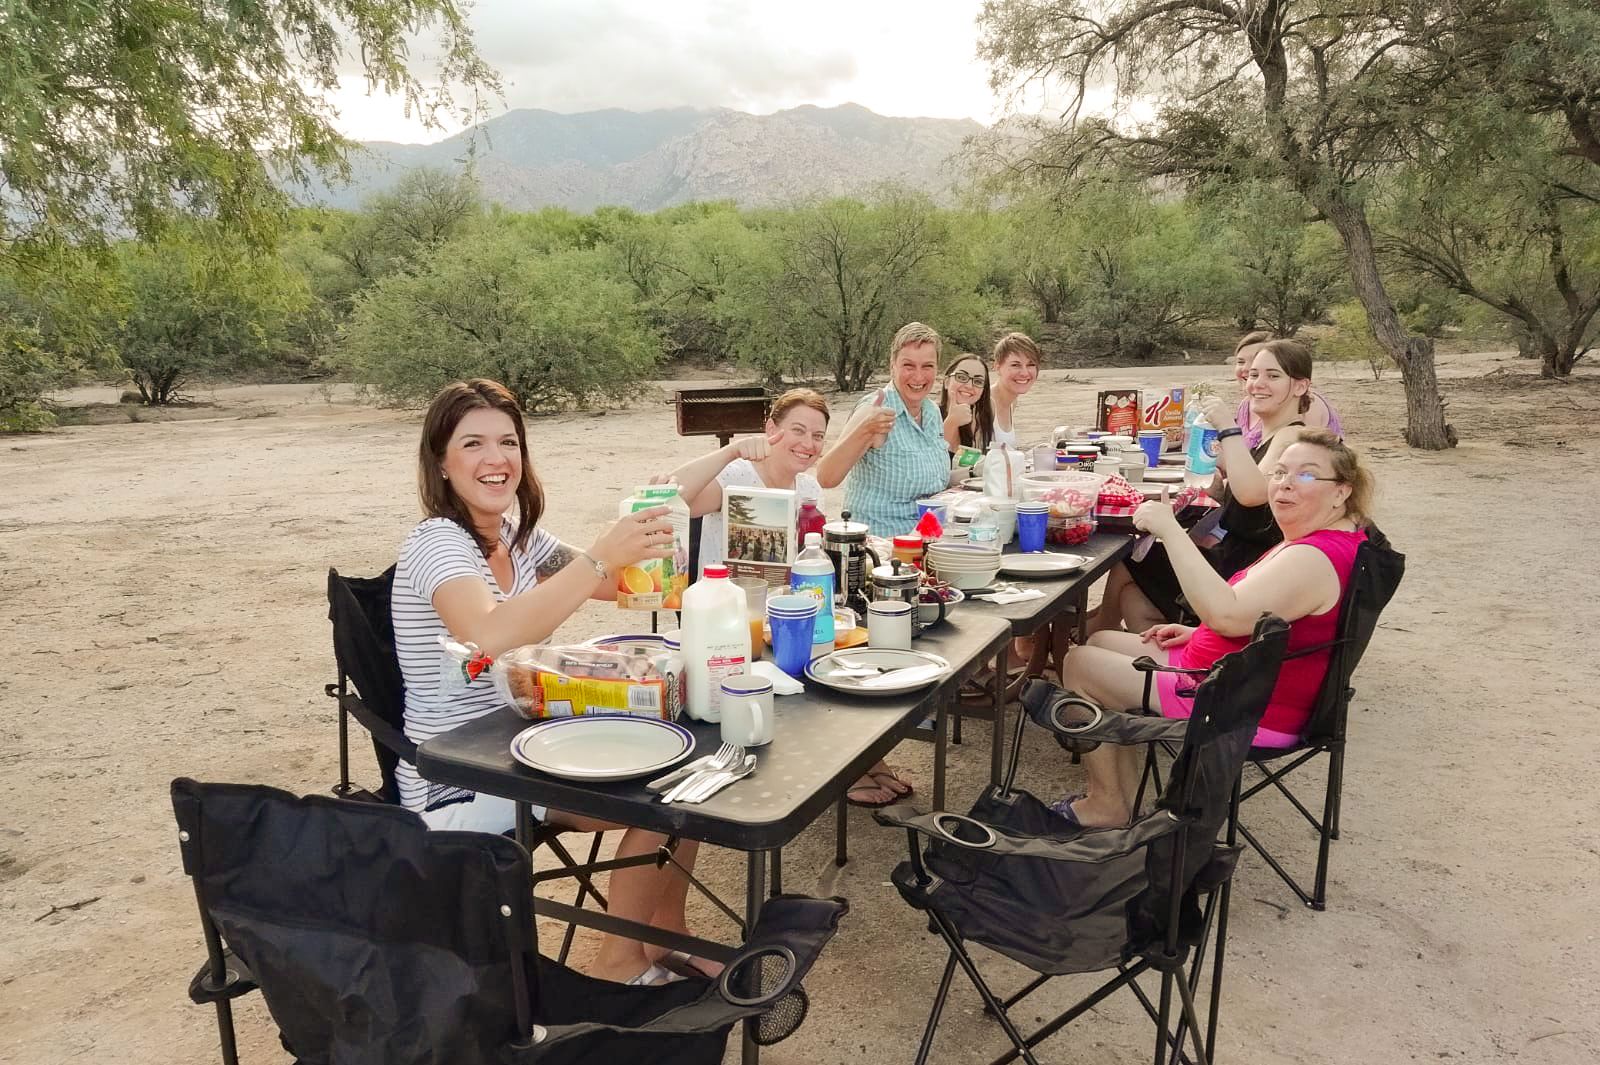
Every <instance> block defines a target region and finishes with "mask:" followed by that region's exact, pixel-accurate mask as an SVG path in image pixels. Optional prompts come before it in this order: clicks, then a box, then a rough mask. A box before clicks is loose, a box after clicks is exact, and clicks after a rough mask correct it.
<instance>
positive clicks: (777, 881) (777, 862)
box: [772, 847, 783, 898]
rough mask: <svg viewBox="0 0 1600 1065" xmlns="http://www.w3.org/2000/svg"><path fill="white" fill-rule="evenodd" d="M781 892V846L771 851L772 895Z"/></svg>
mask: <svg viewBox="0 0 1600 1065" xmlns="http://www.w3.org/2000/svg"><path fill="white" fill-rule="evenodd" d="M782 894H783V848H782V847H779V848H777V849H776V850H774V851H773V852H772V897H773V898H777V897H778V896H779V895H782Z"/></svg>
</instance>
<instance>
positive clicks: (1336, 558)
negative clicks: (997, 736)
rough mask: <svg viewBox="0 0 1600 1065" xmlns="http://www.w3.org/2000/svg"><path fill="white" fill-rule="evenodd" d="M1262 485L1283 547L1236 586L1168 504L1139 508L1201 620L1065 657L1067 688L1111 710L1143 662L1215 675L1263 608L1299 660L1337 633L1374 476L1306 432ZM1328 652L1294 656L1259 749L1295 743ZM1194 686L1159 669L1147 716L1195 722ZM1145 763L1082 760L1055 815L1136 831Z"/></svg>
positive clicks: (1092, 754)
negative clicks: (1075, 788)
mask: <svg viewBox="0 0 1600 1065" xmlns="http://www.w3.org/2000/svg"><path fill="white" fill-rule="evenodd" d="M1263 480H1264V481H1266V482H1267V484H1268V485H1269V488H1268V505H1269V506H1270V507H1271V509H1272V514H1273V517H1275V518H1276V519H1277V523H1278V527H1279V528H1280V529H1282V530H1283V541H1282V542H1281V543H1279V544H1277V545H1275V546H1273V547H1271V548H1269V549H1268V550H1267V551H1266V553H1264V554H1263V555H1262V556H1261V557H1260V558H1259V559H1257V560H1255V561H1254V562H1252V563H1251V564H1250V565H1248V566H1246V567H1245V568H1244V569H1242V570H1240V571H1239V572H1238V573H1235V574H1234V575H1233V576H1232V577H1230V578H1227V579H1224V578H1223V577H1221V576H1220V575H1219V574H1218V573H1217V572H1216V570H1215V569H1213V568H1212V565H1211V560H1210V559H1208V558H1207V557H1206V556H1205V555H1204V554H1203V553H1202V552H1201V549H1200V548H1199V547H1198V546H1196V545H1195V543H1194V541H1192V540H1191V539H1189V536H1188V533H1187V532H1185V530H1184V529H1183V527H1182V526H1181V525H1179V524H1178V520H1177V518H1176V517H1175V516H1174V515H1173V513H1172V508H1171V507H1170V506H1168V505H1166V504H1164V503H1156V502H1147V503H1145V504H1143V505H1142V506H1141V507H1140V508H1139V509H1138V510H1137V511H1136V512H1135V513H1134V515H1133V523H1134V525H1135V526H1137V527H1138V528H1139V529H1141V530H1143V531H1144V532H1148V533H1150V534H1151V535H1153V536H1155V537H1156V538H1157V539H1159V540H1160V541H1161V542H1162V544H1164V545H1165V546H1166V548H1167V551H1168V555H1169V557H1170V558H1171V560H1172V568H1173V569H1174V570H1175V571H1176V572H1177V575H1178V582H1179V584H1181V585H1182V587H1183V593H1184V596H1185V597H1186V598H1187V599H1188V601H1189V603H1190V605H1191V606H1192V607H1193V608H1194V611H1195V613H1196V614H1197V615H1199V618H1200V625H1199V626H1198V627H1190V626H1188V625H1173V624H1162V625H1153V626H1151V627H1150V628H1148V629H1146V630H1144V631H1143V632H1140V633H1137V634H1136V633H1132V632H1098V633H1095V634H1094V635H1093V636H1091V637H1090V638H1089V642H1088V643H1087V644H1086V645H1084V646H1082V647H1075V648H1073V649H1072V651H1071V652H1070V653H1069V654H1068V655H1067V662H1066V667H1065V670H1064V673H1065V675H1064V676H1063V677H1062V683H1063V685H1064V686H1065V687H1067V688H1068V689H1070V690H1072V691H1074V692H1077V693H1078V694H1080V695H1082V696H1084V697H1085V698H1086V699H1089V700H1091V701H1093V702H1095V703H1097V704H1099V705H1100V706H1102V707H1106V708H1109V709H1122V708H1134V707H1138V706H1139V705H1140V703H1141V700H1142V699H1143V697H1144V674H1142V673H1140V672H1139V671H1137V670H1136V669H1134V668H1133V660H1134V659H1135V658H1137V657H1139V656H1140V655H1149V656H1150V657H1151V658H1154V659H1155V660H1156V661H1157V662H1163V663H1165V664H1167V665H1173V666H1178V667H1181V668H1183V669H1209V668H1211V666H1212V665H1213V664H1214V663H1215V662H1216V661H1217V659H1219V658H1221V657H1222V656H1223V655H1225V654H1230V653H1232V652H1234V651H1237V650H1239V649H1240V648H1242V647H1243V646H1244V645H1245V644H1246V643H1248V642H1249V640H1250V633H1251V631H1252V630H1253V628H1254V626H1255V623H1256V620H1257V619H1258V618H1260V616H1261V615H1262V614H1263V613H1272V614H1276V615H1277V616H1278V617H1280V618H1283V619H1284V620H1285V621H1287V622H1289V648H1288V653H1289V654H1290V655H1291V656H1292V655H1294V654H1295V652H1297V651H1302V650H1306V649H1308V648H1314V647H1318V646H1319V645H1322V644H1326V643H1329V642H1330V641H1332V640H1333V639H1334V638H1335V634H1336V632H1337V630H1338V626H1339V604H1340V602H1341V601H1342V600H1343V599H1344V593H1345V589H1346V588H1347V587H1348V586H1349V583H1350V573H1351V570H1352V569H1353V568H1354V565H1355V557H1356V549H1357V548H1359V547H1360V546H1361V543H1362V541H1364V540H1365V539H1366V538H1367V534H1366V531H1365V530H1366V526H1367V525H1368V524H1369V523H1370V514H1371V506H1372V475H1371V474H1370V473H1369V472H1368V471H1367V470H1366V469H1365V468H1363V467H1362V465H1361V463H1360V462H1359V461H1358V460H1357V458H1356V455H1355V452H1353V451H1351V450H1350V449H1349V448H1348V447H1346V446H1345V445H1344V444H1343V443H1342V442H1341V441H1340V440H1339V438H1338V437H1337V436H1335V435H1334V434H1333V433H1331V432H1329V431H1328V430H1326V429H1309V430H1306V431H1305V432H1304V433H1303V434H1301V435H1300V438H1299V439H1298V440H1297V441H1295V442H1294V443H1293V444H1290V445H1289V446H1288V447H1287V448H1285V449H1284V450H1283V451H1282V452H1281V454H1279V455H1278V457H1277V458H1276V460H1275V461H1274V462H1273V464H1272V466H1271V467H1270V468H1269V469H1268V470H1267V471H1266V472H1265V473H1264V474H1263ZM1330 655H1331V652H1330V650H1329V649H1327V648H1324V649H1322V650H1320V651H1316V652H1314V653H1311V654H1307V655H1303V656H1301V657H1299V658H1293V657H1291V658H1287V659H1285V661H1284V663H1283V666H1282V668H1281V669H1280V670H1279V672H1278V680H1277V684H1276V685H1275V686H1274V687H1273V689H1272V696H1271V698H1270V699H1269V700H1268V703H1267V709H1266V713H1265V714H1264V715H1263V716H1262V718H1261V727H1260V729H1259V730H1258V731H1257V732H1256V736H1255V744H1256V746H1258V747H1290V746H1293V745H1294V744H1295V742H1296V741H1297V740H1298V739H1299V736H1300V733H1301V732H1302V731H1303V730H1304V729H1305V727H1306V724H1307V723H1308V722H1309V721H1310V719H1311V710H1312V707H1313V704H1314V703H1315V701H1316V698H1317V692H1318V691H1319V690H1320V689H1321V687H1322V681H1323V677H1324V676H1325V674H1326V673H1327V671H1328V662H1329V659H1330ZM1193 686H1194V681H1193V680H1192V679H1190V678H1188V677H1187V676H1186V675H1183V674H1176V673H1157V674H1156V681H1155V695H1156V696H1157V697H1158V698H1157V702H1156V705H1154V706H1151V707H1149V709H1150V710H1156V711H1159V712H1160V713H1161V715H1162V716H1163V717H1188V716H1189V714H1190V712H1191V710H1192V708H1193V703H1194V699H1193V695H1192V688H1193ZM1143 759H1144V752H1143V751H1142V750H1140V749H1138V748H1137V747H1116V746H1112V745H1109V744H1105V745H1101V746H1100V747H1098V748H1096V749H1094V750H1092V751H1089V752H1088V753H1087V754H1085V755H1084V760H1083V761H1084V769H1085V771H1086V773H1087V774H1088V790H1087V792H1086V793H1085V794H1084V795H1074V796H1070V797H1069V798H1066V799H1063V800H1062V801H1061V802H1059V803H1057V804H1056V805H1055V807H1054V809H1055V810H1056V812H1057V813H1059V814H1061V815H1062V816H1063V817H1065V818H1066V819H1067V820H1069V821H1071V822H1073V823H1074V824H1080V825H1083V826H1085V827H1091V828H1095V827H1108V826H1114V825H1124V824H1127V822H1128V819H1129V816H1130V815H1131V814H1132V802H1133V799H1134V796H1135V792H1136V790H1137V788H1138V784H1139V774H1140V770H1141V766H1142V765H1143Z"/></svg>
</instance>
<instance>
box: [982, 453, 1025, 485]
mask: <svg viewBox="0 0 1600 1065" xmlns="http://www.w3.org/2000/svg"><path fill="white" fill-rule="evenodd" d="M1026 467H1027V457H1026V456H1025V455H1023V453H1022V452H1020V451H1018V450H1017V449H1016V448H1010V447H1006V446H1005V445H1004V444H1002V443H999V442H996V443H993V444H991V445H989V454H988V455H987V456H986V457H985V458H984V460H983V494H984V495H986V496H988V497H989V498H991V499H1016V498H1017V497H1019V496H1020V495H1022V475H1023V473H1024V472H1026Z"/></svg>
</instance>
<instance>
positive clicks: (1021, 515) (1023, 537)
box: [1017, 507, 1050, 553]
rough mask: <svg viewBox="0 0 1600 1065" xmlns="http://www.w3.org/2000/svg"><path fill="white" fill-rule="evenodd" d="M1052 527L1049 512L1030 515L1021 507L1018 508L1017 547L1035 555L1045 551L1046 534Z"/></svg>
mask: <svg viewBox="0 0 1600 1065" xmlns="http://www.w3.org/2000/svg"><path fill="white" fill-rule="evenodd" d="M1049 526H1050V514H1049V512H1048V511H1043V510H1041V511H1039V512H1038V513H1036V514H1030V513H1028V512H1027V511H1025V510H1023V509H1022V508H1021V507H1018V508H1017V546H1018V547H1020V548H1021V549H1022V550H1023V551H1024V552H1027V553H1035V552H1039V551H1043V550H1044V534H1045V531H1046V530H1047V529H1048V528H1049Z"/></svg>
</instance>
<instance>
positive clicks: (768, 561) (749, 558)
mask: <svg viewBox="0 0 1600 1065" xmlns="http://www.w3.org/2000/svg"><path fill="white" fill-rule="evenodd" d="M799 510H800V502H799V500H798V499H797V498H796V496H795V493H794V492H792V491H789V490H788V489H783V488H750V487H745V486H743V485H726V486H724V487H723V489H722V557H723V559H725V560H726V561H727V564H728V575H729V576H731V577H761V578H763V579H764V580H765V581H766V582H767V583H768V584H771V585H776V586H780V587H788V585H789V566H790V564H791V563H792V562H794V559H795V556H796V555H797V554H799V552H800V544H799V537H798V535H797V534H796V532H795V520H796V518H797V517H798V516H799Z"/></svg>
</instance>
